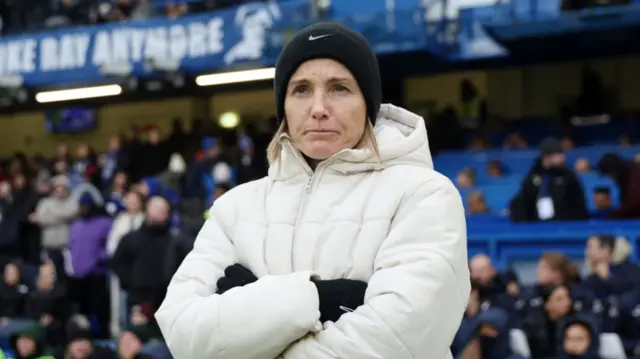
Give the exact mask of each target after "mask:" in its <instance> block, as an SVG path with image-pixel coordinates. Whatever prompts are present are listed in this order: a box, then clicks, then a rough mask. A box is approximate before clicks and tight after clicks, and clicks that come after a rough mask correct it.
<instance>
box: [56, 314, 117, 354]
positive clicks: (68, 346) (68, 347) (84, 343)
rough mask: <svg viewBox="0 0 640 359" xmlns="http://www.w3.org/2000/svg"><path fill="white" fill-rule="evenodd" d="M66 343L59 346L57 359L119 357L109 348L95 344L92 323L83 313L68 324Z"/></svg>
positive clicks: (72, 318)
mask: <svg viewBox="0 0 640 359" xmlns="http://www.w3.org/2000/svg"><path fill="white" fill-rule="evenodd" d="M65 337H66V343H65V345H64V346H62V347H61V348H59V350H58V353H56V355H55V357H56V359H118V355H117V354H116V353H115V352H114V351H112V350H110V349H109V348H103V347H99V346H96V345H94V344H93V342H92V339H93V338H92V336H91V324H90V322H89V320H88V319H87V318H86V317H85V316H83V315H75V316H73V317H71V318H70V319H69V322H68V323H67V326H66V335H65Z"/></svg>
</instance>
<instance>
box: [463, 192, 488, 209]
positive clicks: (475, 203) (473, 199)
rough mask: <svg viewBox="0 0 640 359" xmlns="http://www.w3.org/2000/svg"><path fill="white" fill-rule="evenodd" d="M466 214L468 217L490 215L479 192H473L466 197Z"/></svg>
mask: <svg viewBox="0 0 640 359" xmlns="http://www.w3.org/2000/svg"><path fill="white" fill-rule="evenodd" d="M467 213H468V214H470V215H476V214H488V213H490V210H489V207H488V206H487V202H486V201H485V199H484V195H483V194H482V192H481V191H473V192H471V193H469V195H468V196H467Z"/></svg>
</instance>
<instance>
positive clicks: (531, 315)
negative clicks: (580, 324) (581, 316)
mask: <svg viewBox="0 0 640 359" xmlns="http://www.w3.org/2000/svg"><path fill="white" fill-rule="evenodd" d="M540 294H541V300H539V301H535V302H532V303H530V305H529V306H528V308H527V310H526V314H525V318H524V322H523V327H522V329H523V330H524V332H525V333H526V335H527V339H528V340H529V348H530V349H531V356H532V357H533V359H543V358H544V359H546V358H554V357H556V356H558V354H560V350H559V349H560V348H561V347H562V336H563V320H564V319H565V318H566V317H567V316H569V315H571V314H572V313H573V308H572V306H573V301H572V299H571V294H570V292H569V289H568V288H567V287H566V286H563V285H559V286H550V287H545V288H543V289H542V290H541V293H540Z"/></svg>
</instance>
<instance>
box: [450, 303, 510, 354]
mask: <svg viewBox="0 0 640 359" xmlns="http://www.w3.org/2000/svg"><path fill="white" fill-rule="evenodd" d="M509 330H510V326H509V317H508V314H507V313H506V312H505V311H504V310H502V309H500V308H491V309H488V310H485V311H483V312H482V313H480V314H478V315H477V316H475V317H472V318H470V317H467V318H464V319H463V320H462V324H461V325H460V329H459V331H458V333H457V335H456V338H455V339H454V343H453V346H452V352H453V353H454V355H455V356H456V358H470V357H472V358H482V359H518V358H521V356H519V355H517V354H515V353H513V352H512V350H511V346H510V343H509Z"/></svg>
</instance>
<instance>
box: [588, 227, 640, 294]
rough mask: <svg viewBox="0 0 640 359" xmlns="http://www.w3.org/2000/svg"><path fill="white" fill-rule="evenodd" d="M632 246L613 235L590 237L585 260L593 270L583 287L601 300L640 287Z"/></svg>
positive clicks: (638, 272) (590, 269)
mask: <svg viewBox="0 0 640 359" xmlns="http://www.w3.org/2000/svg"><path fill="white" fill-rule="evenodd" d="M630 253H631V246H630V245H629V243H628V242H627V241H626V240H624V239H616V238H614V237H613V236H610V235H599V236H593V237H591V238H589V240H588V242H587V248H586V253H585V254H586V261H587V266H588V267H589V268H588V270H589V271H590V272H591V273H590V275H589V276H588V277H587V279H586V280H585V283H584V288H585V289H588V290H589V291H591V292H592V293H593V294H594V296H595V297H596V298H598V299H605V298H607V297H609V296H612V295H613V296H620V295H623V294H625V293H629V292H632V291H634V290H635V289H636V288H638V283H639V280H640V267H639V266H638V265H637V264H636V263H633V262H632V261H631V260H630V259H629V254H630Z"/></svg>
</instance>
